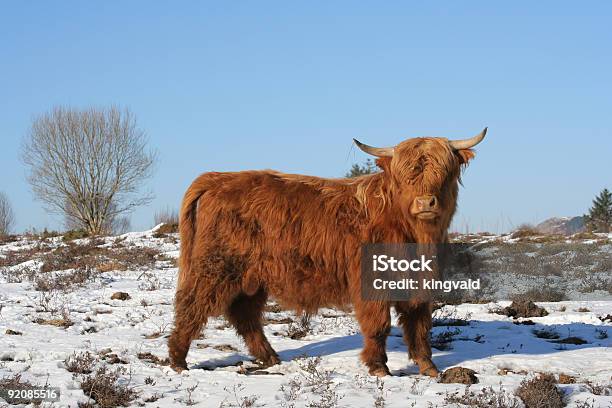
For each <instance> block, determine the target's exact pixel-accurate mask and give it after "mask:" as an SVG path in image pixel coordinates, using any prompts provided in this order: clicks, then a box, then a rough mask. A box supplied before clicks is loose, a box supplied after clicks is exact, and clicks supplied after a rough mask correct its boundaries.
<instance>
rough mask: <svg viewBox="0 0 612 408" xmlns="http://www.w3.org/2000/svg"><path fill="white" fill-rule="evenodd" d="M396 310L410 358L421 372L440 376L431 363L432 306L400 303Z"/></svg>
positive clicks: (431, 375) (428, 304)
mask: <svg viewBox="0 0 612 408" xmlns="http://www.w3.org/2000/svg"><path fill="white" fill-rule="evenodd" d="M395 310H396V311H397V313H398V315H399V324H400V326H402V329H403V330H404V341H405V342H406V345H407V346H408V356H409V357H410V358H411V359H412V360H414V362H416V363H417V365H418V366H419V372H420V373H421V374H423V375H427V376H430V377H437V376H438V369H437V368H436V365H435V364H434V363H433V361H431V346H430V344H429V332H430V330H431V326H432V323H431V304H430V303H419V304H409V303H408V302H398V303H397V304H396V305H395Z"/></svg>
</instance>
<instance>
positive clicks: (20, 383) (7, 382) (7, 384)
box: [0, 374, 47, 406]
mask: <svg viewBox="0 0 612 408" xmlns="http://www.w3.org/2000/svg"><path fill="white" fill-rule="evenodd" d="M34 388H39V386H37V385H34V384H32V383H30V382H29V381H26V380H23V379H22V378H21V374H13V375H11V376H8V377H4V378H0V390H6V389H12V390H32V389H34ZM45 388H47V386H46V385H45ZM4 398H5V400H6V402H8V403H9V404H12V405H19V404H33V405H35V406H38V405H40V404H41V402H42V399H40V398H32V399H22V398H19V399H17V398H8V396H6V397H4Z"/></svg>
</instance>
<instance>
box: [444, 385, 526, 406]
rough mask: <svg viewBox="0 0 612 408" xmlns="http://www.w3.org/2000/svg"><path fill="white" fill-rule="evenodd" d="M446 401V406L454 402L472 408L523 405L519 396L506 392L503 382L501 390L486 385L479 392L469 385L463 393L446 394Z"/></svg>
mask: <svg viewBox="0 0 612 408" xmlns="http://www.w3.org/2000/svg"><path fill="white" fill-rule="evenodd" d="M444 402H445V403H446V406H449V405H451V404H454V405H460V406H467V407H471V408H520V406H521V403H520V401H519V400H518V398H516V397H514V396H513V395H512V394H510V393H508V392H506V390H505V389H504V388H503V387H502V385H501V383H500V384H499V390H495V389H493V387H486V388H482V389H481V390H480V392H478V393H476V392H474V391H471V390H470V387H469V386H468V387H465V391H464V392H463V394H459V393H458V392H456V393H453V394H446V396H445V397H444Z"/></svg>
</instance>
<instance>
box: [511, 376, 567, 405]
mask: <svg viewBox="0 0 612 408" xmlns="http://www.w3.org/2000/svg"><path fill="white" fill-rule="evenodd" d="M516 395H517V396H518V397H519V398H520V399H521V400H522V401H523V404H525V407H526V408H562V407H564V406H565V404H564V403H563V392H562V391H561V390H560V389H559V387H557V380H556V379H555V376H554V375H552V374H547V373H546V374H541V375H540V376H538V377H536V378H533V379H531V380H523V382H521V385H520V386H519V387H518V389H517V390H516Z"/></svg>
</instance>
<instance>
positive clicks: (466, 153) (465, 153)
mask: <svg viewBox="0 0 612 408" xmlns="http://www.w3.org/2000/svg"><path fill="white" fill-rule="evenodd" d="M456 153H457V156H458V157H459V161H460V162H461V164H463V165H467V164H468V162H469V161H470V160H472V159H473V158H474V156H476V153H475V152H474V151H473V150H472V149H461V150H457V152H456Z"/></svg>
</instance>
